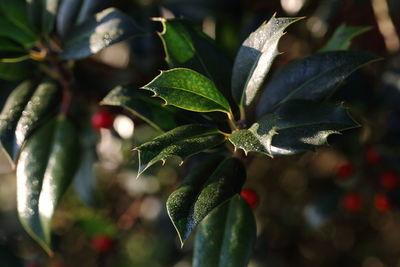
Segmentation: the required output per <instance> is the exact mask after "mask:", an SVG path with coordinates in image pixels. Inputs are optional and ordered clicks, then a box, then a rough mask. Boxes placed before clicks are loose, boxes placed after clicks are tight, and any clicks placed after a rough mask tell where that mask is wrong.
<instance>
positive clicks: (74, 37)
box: [61, 8, 141, 59]
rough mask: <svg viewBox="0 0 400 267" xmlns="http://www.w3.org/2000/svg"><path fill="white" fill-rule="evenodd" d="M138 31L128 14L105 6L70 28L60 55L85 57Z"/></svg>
mask: <svg viewBox="0 0 400 267" xmlns="http://www.w3.org/2000/svg"><path fill="white" fill-rule="evenodd" d="M139 33H141V30H139V28H138V26H137V25H136V23H135V22H134V21H133V20H132V19H131V18H130V17H129V16H127V15H125V14H124V13H122V12H121V11H119V10H117V9H115V8H107V9H104V10H103V11H101V12H99V13H97V14H96V15H95V16H94V17H92V18H91V19H88V20H86V21H84V22H83V23H81V24H79V25H76V26H75V27H74V28H73V29H72V30H71V33H70V34H69V36H68V37H67V38H66V41H65V45H64V47H63V51H62V52H61V57H62V58H63V59H80V58H85V57H88V56H90V55H93V54H95V53H97V52H99V51H100V50H102V49H103V48H106V47H108V46H110V45H113V44H115V43H118V42H121V41H124V40H127V39H128V38H130V37H132V36H134V35H137V34H139Z"/></svg>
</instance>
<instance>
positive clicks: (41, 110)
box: [0, 81, 61, 164]
mask: <svg viewBox="0 0 400 267" xmlns="http://www.w3.org/2000/svg"><path fill="white" fill-rule="evenodd" d="M60 99H61V92H60V90H59V88H57V86H56V85H55V84H53V83H50V82H44V83H41V84H40V85H39V86H37V88H35V85H34V84H33V83H32V82H30V81H26V82H23V83H21V84H20V85H19V86H18V87H17V88H15V90H14V91H13V92H12V93H11V95H10V96H9V97H8V99H7V102H6V104H5V105H4V107H3V110H2V112H1V114H0V141H1V145H2V148H3V149H4V150H5V152H6V154H7V156H8V157H9V158H10V161H11V163H12V164H13V162H14V161H16V159H17V157H18V155H19V151H20V149H21V147H22V145H23V143H24V142H25V140H26V139H27V137H28V136H29V135H30V134H31V133H32V131H33V130H34V129H35V128H36V127H37V125H38V124H40V123H41V121H42V120H43V119H45V118H46V117H48V116H49V115H51V113H52V111H55V110H56V108H57V103H59V102H60Z"/></svg>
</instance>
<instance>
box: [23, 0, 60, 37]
mask: <svg viewBox="0 0 400 267" xmlns="http://www.w3.org/2000/svg"><path fill="white" fill-rule="evenodd" d="M58 2H59V0H26V3H27V10H28V17H29V19H30V21H31V23H32V24H33V25H34V26H35V27H36V30H37V31H39V32H41V33H43V34H45V35H48V34H50V33H51V31H52V30H53V27H54V23H55V20H56V15H57V9H58Z"/></svg>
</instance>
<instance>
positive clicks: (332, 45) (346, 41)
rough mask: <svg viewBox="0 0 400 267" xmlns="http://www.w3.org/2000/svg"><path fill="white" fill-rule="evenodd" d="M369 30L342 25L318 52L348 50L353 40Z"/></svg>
mask: <svg viewBox="0 0 400 267" xmlns="http://www.w3.org/2000/svg"><path fill="white" fill-rule="evenodd" d="M370 29H371V27H353V26H346V25H344V24H342V25H340V26H339V28H337V29H336V31H335V32H334V33H333V35H332V37H331V39H329V41H328V42H327V43H326V44H325V45H324V47H322V48H321V50H319V52H327V51H337V50H348V49H349V47H350V42H351V40H352V39H353V38H355V37H357V36H358V35H360V34H362V33H364V32H366V31H369V30H370Z"/></svg>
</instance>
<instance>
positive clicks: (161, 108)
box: [101, 86, 204, 131]
mask: <svg viewBox="0 0 400 267" xmlns="http://www.w3.org/2000/svg"><path fill="white" fill-rule="evenodd" d="M150 96H151V92H148V91H145V90H138V89H137V88H135V87H133V86H117V87H116V88H114V89H113V90H112V91H111V92H110V93H109V94H108V95H107V96H106V97H105V98H104V99H103V100H102V102H101V104H102V105H109V106H121V107H123V108H124V109H126V110H127V111H129V112H130V113H132V114H133V115H134V116H137V117H139V118H140V119H142V120H144V121H145V122H147V123H148V124H150V125H151V126H153V127H154V128H156V129H158V130H161V131H168V130H172V129H173V128H176V127H177V126H178V125H179V123H181V124H182V123H191V122H195V121H196V120H197V119H198V122H200V118H197V117H198V116H196V115H197V114H195V113H191V112H186V111H183V110H180V109H177V108H175V107H173V106H165V105H164V104H163V103H164V101H162V100H161V99H157V98H152V97H150ZM203 121H204V119H203Z"/></svg>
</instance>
